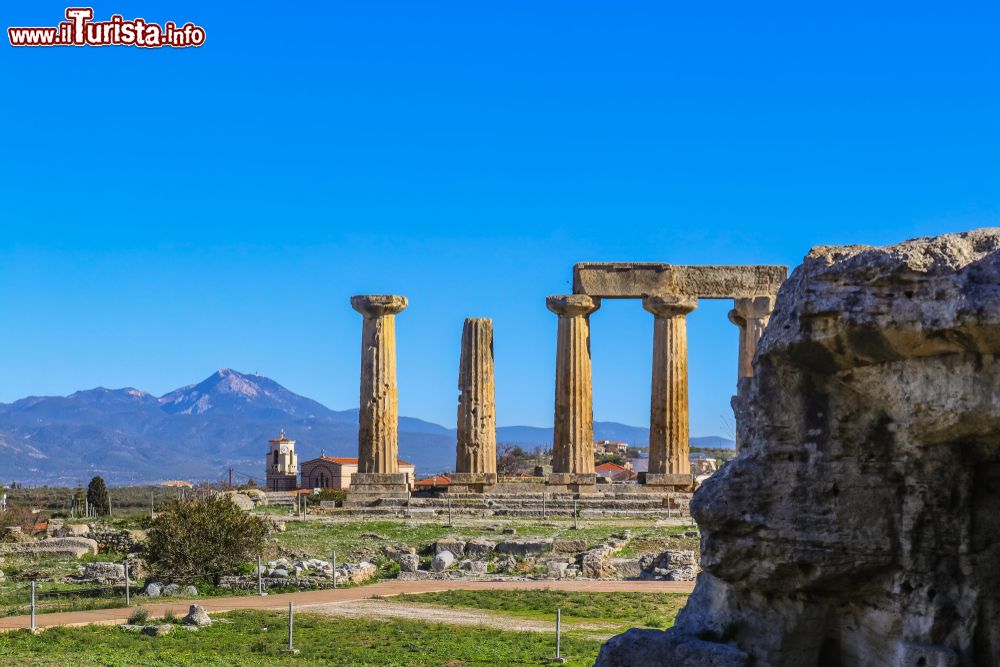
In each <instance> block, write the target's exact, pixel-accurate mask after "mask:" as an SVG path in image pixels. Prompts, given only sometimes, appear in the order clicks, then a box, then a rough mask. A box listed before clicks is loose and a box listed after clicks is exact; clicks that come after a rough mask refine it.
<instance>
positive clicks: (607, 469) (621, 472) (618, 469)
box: [594, 461, 638, 482]
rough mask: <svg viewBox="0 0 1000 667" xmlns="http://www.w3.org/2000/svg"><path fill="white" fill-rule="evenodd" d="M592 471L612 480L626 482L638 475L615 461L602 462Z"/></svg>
mask: <svg viewBox="0 0 1000 667" xmlns="http://www.w3.org/2000/svg"><path fill="white" fill-rule="evenodd" d="M594 472H596V473H597V474H598V475H600V476H601V477H607V478H608V479H610V480H611V481H612V482H628V481H631V480H633V479H635V478H636V477H638V475H636V474H635V473H634V472H632V471H631V470H629V469H628V468H623V467H622V466H620V465H618V464H616V463H611V462H610V461H608V462H607V463H602V464H601V465H599V466H595V467H594Z"/></svg>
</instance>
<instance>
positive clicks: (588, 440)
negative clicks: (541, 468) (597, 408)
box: [545, 294, 601, 492]
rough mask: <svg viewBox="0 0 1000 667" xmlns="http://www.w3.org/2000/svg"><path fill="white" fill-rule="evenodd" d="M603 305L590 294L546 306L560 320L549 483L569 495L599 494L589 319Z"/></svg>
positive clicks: (562, 298)
mask: <svg viewBox="0 0 1000 667" xmlns="http://www.w3.org/2000/svg"><path fill="white" fill-rule="evenodd" d="M600 304H601V302H600V299H596V298H593V297H589V296H587V295H585V294H572V295H568V296H550V297H548V298H547V299H546V301H545V305H546V306H547V307H548V309H549V310H551V311H552V312H553V313H555V314H557V315H558V316H559V326H558V338H557V345H556V401H555V423H554V433H553V436H552V475H550V477H549V481H548V483H549V485H550V486H553V487H563V486H565V487H566V489H567V490H570V491H578V492H579V491H596V484H597V477H596V475H595V474H594V397H593V381H592V376H591V366H590V314H591V313H592V312H594V311H595V310H597V309H598V308H599V307H600Z"/></svg>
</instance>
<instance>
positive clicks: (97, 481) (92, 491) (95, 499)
mask: <svg viewBox="0 0 1000 667" xmlns="http://www.w3.org/2000/svg"><path fill="white" fill-rule="evenodd" d="M87 503H88V505H89V506H90V510H91V511H92V512H95V513H96V514H98V515H100V516H103V515H105V514H107V513H108V510H109V509H110V507H111V498H110V496H109V495H108V487H107V486H106V485H105V484H104V479H103V478H102V477H94V478H93V479H91V480H90V484H88V485H87Z"/></svg>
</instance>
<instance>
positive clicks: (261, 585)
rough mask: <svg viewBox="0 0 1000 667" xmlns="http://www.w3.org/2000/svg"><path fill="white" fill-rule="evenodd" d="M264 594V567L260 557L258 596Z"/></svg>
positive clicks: (258, 564)
mask: <svg viewBox="0 0 1000 667" xmlns="http://www.w3.org/2000/svg"><path fill="white" fill-rule="evenodd" d="M263 594H264V566H263V565H262V564H261V562H260V556H257V595H263Z"/></svg>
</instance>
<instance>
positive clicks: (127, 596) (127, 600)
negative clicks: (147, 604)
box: [125, 559, 132, 607]
mask: <svg viewBox="0 0 1000 667" xmlns="http://www.w3.org/2000/svg"><path fill="white" fill-rule="evenodd" d="M125 606H126V607H130V606H132V591H131V590H130V589H129V587H128V559H125Z"/></svg>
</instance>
